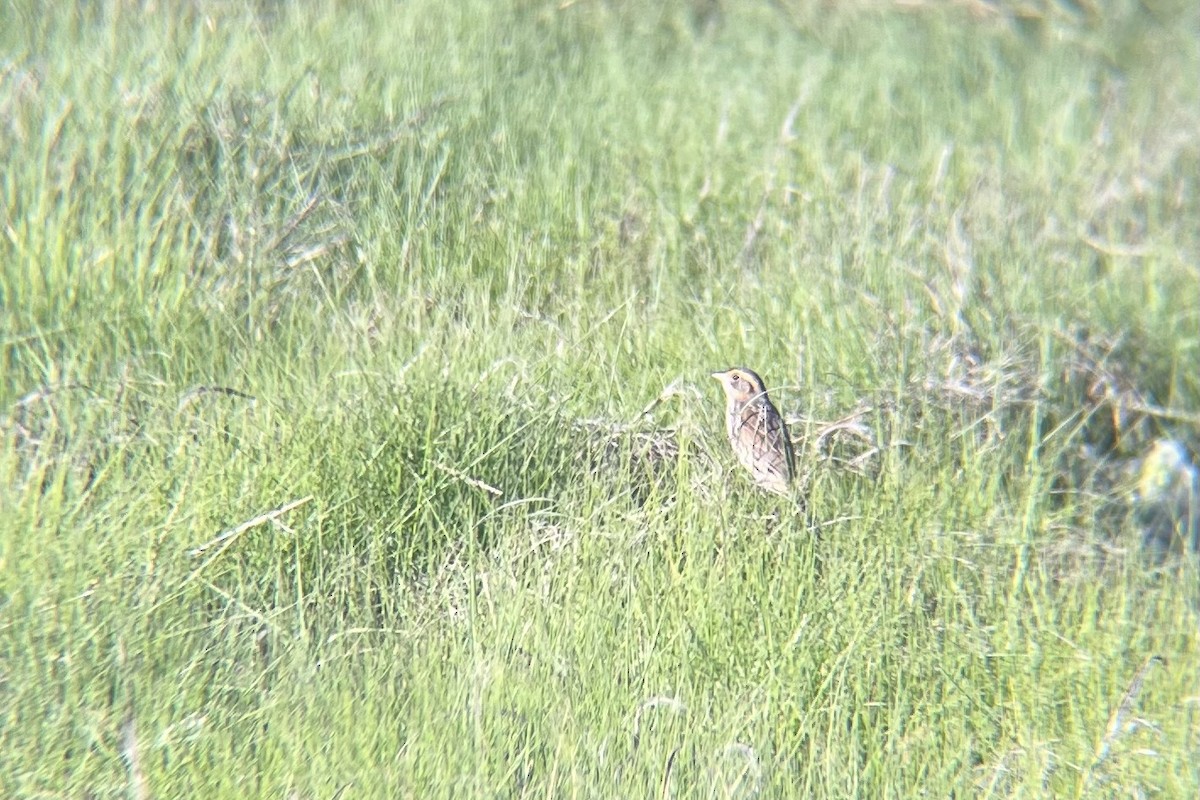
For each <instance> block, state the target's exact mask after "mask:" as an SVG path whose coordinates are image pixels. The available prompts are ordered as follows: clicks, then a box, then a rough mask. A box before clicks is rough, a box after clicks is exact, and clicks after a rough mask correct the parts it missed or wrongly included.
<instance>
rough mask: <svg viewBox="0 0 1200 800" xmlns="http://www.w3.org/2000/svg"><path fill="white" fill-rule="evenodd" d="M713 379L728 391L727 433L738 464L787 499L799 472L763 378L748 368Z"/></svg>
mask: <svg viewBox="0 0 1200 800" xmlns="http://www.w3.org/2000/svg"><path fill="white" fill-rule="evenodd" d="M712 376H713V377H714V378H716V379H717V380H719V381H720V382H721V387H722V388H723V389H724V390H725V424H726V432H727V433H728V434H729V444H730V445H731V446H732V447H733V453H734V455H736V456H737V459H738V462H739V463H741V465H742V466H743V467H745V468H746V469H747V470H749V471H750V475H751V477H752V478H753V479H754V482H755V483H756V484H758V485H759V486H761V487H762V488H763V489H766V490H767V491H769V492H774V493H775V494H779V495H784V496H787V495H788V494H790V491H791V486H792V480H793V477H794V476H795V472H796V466H795V456H794V455H793V454H792V440H791V437H790V436H789V435H788V429H787V425H786V424H784V421H783V417H781V416H780V415H779V411H778V410H777V409H776V408H775V406H774V405H773V404H772V403H771V398H769V397H768V396H767V387H766V385H765V384H764V383H763V379H762V378H760V377H759V376H758V373H756V372H755V371H754V370H751V369H746V368H745V367H732V368H731V369H727V370H723V371H721V372H714V373H712Z"/></svg>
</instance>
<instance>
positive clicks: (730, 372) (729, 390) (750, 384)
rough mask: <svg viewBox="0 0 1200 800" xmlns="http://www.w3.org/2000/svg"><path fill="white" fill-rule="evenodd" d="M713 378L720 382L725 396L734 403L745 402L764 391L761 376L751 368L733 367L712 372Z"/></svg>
mask: <svg viewBox="0 0 1200 800" xmlns="http://www.w3.org/2000/svg"><path fill="white" fill-rule="evenodd" d="M712 376H713V377H714V378H716V379H717V380H719V381H720V382H721V386H722V387H723V388H724V389H725V396H726V397H728V398H729V399H730V400H732V401H734V402H736V403H746V402H749V401H750V400H753V399H755V398H757V397H762V396H763V395H764V394H765V393H766V387H764V386H763V382H762V378H760V377H758V375H757V374H756V373H755V372H754V371H753V370H748V369H745V368H743V367H734V368H733V369H727V370H724V371H722V372H714V373H713V374H712Z"/></svg>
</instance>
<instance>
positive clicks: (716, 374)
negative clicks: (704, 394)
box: [710, 370, 728, 381]
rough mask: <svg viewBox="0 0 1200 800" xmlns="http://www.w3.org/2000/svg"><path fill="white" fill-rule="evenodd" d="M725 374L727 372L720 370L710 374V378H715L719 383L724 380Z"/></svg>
mask: <svg viewBox="0 0 1200 800" xmlns="http://www.w3.org/2000/svg"><path fill="white" fill-rule="evenodd" d="M727 372H728V370H721V371H720V372H713V373H710V377H713V378H716V379H717V380H719V381H723V380H725V375H726V373H727Z"/></svg>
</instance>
